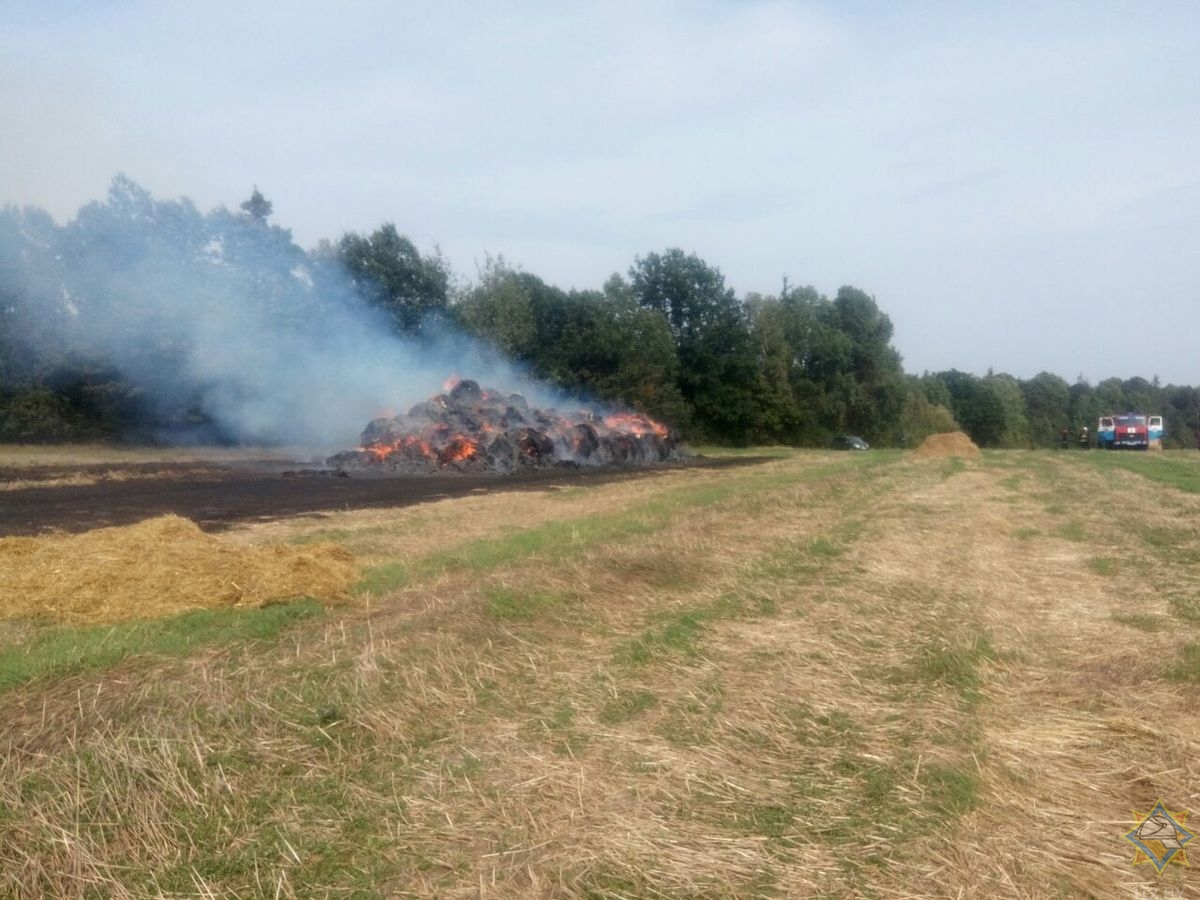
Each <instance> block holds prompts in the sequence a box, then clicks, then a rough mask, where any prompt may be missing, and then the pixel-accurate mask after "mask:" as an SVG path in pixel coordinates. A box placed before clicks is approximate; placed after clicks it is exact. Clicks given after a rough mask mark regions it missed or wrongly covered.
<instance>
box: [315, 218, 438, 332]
mask: <svg viewBox="0 0 1200 900" xmlns="http://www.w3.org/2000/svg"><path fill="white" fill-rule="evenodd" d="M337 257H338V259H339V260H340V261H341V263H342V264H343V265H344V266H345V268H346V271H347V272H349V273H350V276H351V278H352V279H353V280H354V283H355V285H356V287H357V288H358V291H359V293H360V294H361V295H362V296H363V297H364V298H365V299H366V301H367V302H368V303H369V304H370V305H372V306H374V307H376V308H378V309H380V310H382V311H383V312H384V313H386V314H387V316H388V317H389V318H390V319H391V322H392V325H393V327H394V328H395V329H396V331H398V332H401V333H405V334H414V333H416V332H417V331H419V330H420V327H421V322H422V321H423V320H424V319H425V318H426V317H428V316H430V315H444V314H445V313H446V310H447V306H448V303H449V289H450V268H449V266H448V265H447V264H446V262H445V260H444V259H442V257H441V256H440V255H439V254H436V253H435V254H433V255H431V256H425V257H423V256H421V254H420V252H418V250H417V248H416V246H415V245H414V244H413V242H412V241H411V240H409V239H408V238H407V237H405V236H404V235H402V234H400V233H399V232H398V231H397V230H396V226H395V225H393V224H392V223H391V222H388V223H385V224H384V225H382V226H380V227H379V228H378V229H376V230H375V231H374V232H372V233H371V234H370V235H361V234H355V233H353V232H351V233H349V234H346V235H344V236H343V237H342V239H341V240H340V241H339V242H338V246H337Z"/></svg>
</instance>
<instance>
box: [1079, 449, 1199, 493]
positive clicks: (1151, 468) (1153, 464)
mask: <svg viewBox="0 0 1200 900" xmlns="http://www.w3.org/2000/svg"><path fill="white" fill-rule="evenodd" d="M1087 459H1088V461H1089V462H1091V464H1092V465H1094V466H1095V467H1096V468H1098V469H1101V470H1104V471H1110V472H1111V471H1113V470H1118V469H1119V470H1123V471H1126V472H1133V473H1134V474H1136V475H1140V476H1142V477H1143V478H1148V479H1149V480H1151V481H1157V482H1159V483H1160V484H1166V485H1170V486H1171V487H1173V488H1177V489H1178V490H1181V491H1186V492H1187V493H1189V494H1200V458H1197V457H1196V456H1195V455H1194V454H1191V455H1189V456H1187V457H1180V456H1176V455H1174V454H1173V453H1171V452H1164V453H1150V452H1142V453H1139V452H1136V451H1133V450H1111V451H1109V450H1106V451H1100V452H1095V453H1089V454H1087Z"/></svg>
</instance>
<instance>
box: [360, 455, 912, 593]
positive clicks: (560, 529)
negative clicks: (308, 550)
mask: <svg viewBox="0 0 1200 900" xmlns="http://www.w3.org/2000/svg"><path fill="white" fill-rule="evenodd" d="M894 461H895V460H894V458H893V457H890V456H889V457H886V458H877V459H864V458H862V457H857V456H854V457H847V458H846V459H845V460H842V461H839V462H837V463H831V464H830V465H827V466H815V467H813V468H811V469H805V470H803V471H800V472H785V473H774V474H771V475H761V474H760V475H755V474H750V475H743V476H741V477H730V478H727V479H724V480H722V481H720V482H717V483H706V484H703V485H698V486H696V487H682V488H675V489H672V490H669V491H664V492H663V493H662V494H661V495H659V496H657V497H654V498H652V499H650V500H648V501H646V502H645V503H643V504H641V505H640V506H638V507H635V508H633V509H630V510H625V511H623V512H620V513H613V514H611V515H607V516H589V517H586V518H578V519H557V520H554V521H552V522H546V523H543V524H541V525H535V526H533V527H531V528H526V529H523V530H521V531H516V532H513V533H512V534H506V535H503V536H501V537H495V538H482V539H480V540H476V541H470V542H468V543H465V544H462V545H460V546H458V547H454V548H452V549H449V550H444V551H439V552H437V553H433V554H430V555H429V556H424V557H421V558H420V559H415V560H397V561H396V562H390V563H383V564H382V565H378V566H375V567H373V568H371V569H370V570H368V571H367V573H366V574H365V575H364V576H363V578H362V580H361V581H359V583H358V584H357V585H356V586H355V591H356V592H358V593H363V592H367V591H369V592H371V593H385V592H387V591H391V590H396V589H398V588H401V587H404V586H405V585H408V584H412V583H414V582H418V581H421V580H422V579H424V578H428V577H431V576H433V575H437V574H440V573H442V572H447V571H451V572H469V573H481V572H486V571H489V570H491V569H494V568H496V567H497V566H500V565H503V564H504V563H508V562H512V561H513V560H517V559H525V558H529V557H534V556H537V557H541V558H543V559H562V558H564V557H567V556H570V555H573V554H575V553H579V552H581V551H583V550H586V549H588V548H590V547H594V546H598V545H601V544H606V543H610V542H612V541H618V540H622V539H625V538H631V537H637V536H638V535H643V534H653V533H655V532H656V531H659V530H660V529H662V528H663V527H664V526H666V524H667V523H668V522H670V521H671V519H672V518H673V517H674V516H675V515H677V514H678V513H680V512H683V511H686V510H689V509H697V508H701V507H705V506H712V505H715V504H717V503H720V502H722V501H724V500H727V499H729V498H731V497H734V496H749V495H752V494H756V493H761V492H763V491H771V490H777V489H780V488H786V487H790V486H792V485H795V484H800V483H803V482H807V481H815V480H818V479H821V478H824V477H827V476H829V475H832V474H835V473H838V472H842V471H847V470H851V469H854V468H866V467H869V466H873V465H880V464H883V463H886V462H894Z"/></svg>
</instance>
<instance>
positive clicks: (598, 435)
mask: <svg viewBox="0 0 1200 900" xmlns="http://www.w3.org/2000/svg"><path fill="white" fill-rule="evenodd" d="M684 453H685V451H684V450H683V448H682V447H681V445H680V444H679V442H678V440H677V439H676V437H675V436H674V435H673V434H671V432H670V431H669V430H668V429H667V428H666V427H665V426H664V425H661V424H660V423H658V422H655V421H654V420H653V419H650V418H648V417H646V416H643V415H640V414H638V413H613V414H609V415H600V414H597V413H591V412H583V411H579V412H574V413H566V414H564V413H560V412H557V411H556V410H553V409H545V410H542V409H534V408H533V407H531V406H530V405H529V404H528V403H527V402H526V401H525V398H524V397H522V396H521V395H520V394H501V393H499V392H496V391H491V390H487V389H485V388H481V387H480V386H479V384H478V383H477V382H475V381H470V380H463V381H459V382H457V383H456V384H454V386H453V387H452V388H451V389H450V390H449V391H448V392H447V393H444V394H438V395H437V396H436V397H432V398H431V399H429V400H426V401H425V402H424V403H418V404H417V405H416V406H414V407H413V408H412V409H410V410H409V411H408V412H407V413H405V414H404V415H400V416H396V417H395V418H392V419H386V418H384V419H375V420H374V421H373V422H371V423H370V424H369V425H368V426H367V429H366V431H364V432H363V434H362V445H361V446H360V447H359V448H358V449H357V450H350V451H347V452H345V453H339V454H337V455H336V456H333V457H331V458H330V460H329V464H330V465H332V466H336V467H337V468H339V469H341V470H343V471H349V472H352V473H379V474H422V473H430V472H440V471H459V472H499V473H505V474H507V473H511V472H516V471H520V470H524V469H542V468H548V467H552V466H571V467H577V466H644V465H653V464H655V463H661V462H666V461H668V460H674V459H679V458H681V457H682V456H683V455H684Z"/></svg>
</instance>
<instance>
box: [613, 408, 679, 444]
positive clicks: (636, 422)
mask: <svg viewBox="0 0 1200 900" xmlns="http://www.w3.org/2000/svg"><path fill="white" fill-rule="evenodd" d="M604 424H605V425H607V426H608V427H609V428H611V429H613V430H614V431H627V432H629V433H630V434H633V435H637V436H638V437H641V436H642V435H644V434H653V435H657V436H658V437H660V438H665V437H666V436H667V435H668V434H669V433H670V432H669V431H668V430H667V426H665V425H663V424H662V423H661V422H655V421H654V420H653V419H651V418H650V417H649V416H643V415H642V414H641V413H612V414H611V415H607V416H605V417H604Z"/></svg>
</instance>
